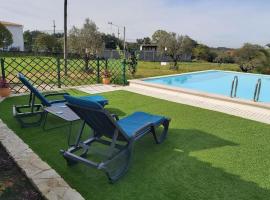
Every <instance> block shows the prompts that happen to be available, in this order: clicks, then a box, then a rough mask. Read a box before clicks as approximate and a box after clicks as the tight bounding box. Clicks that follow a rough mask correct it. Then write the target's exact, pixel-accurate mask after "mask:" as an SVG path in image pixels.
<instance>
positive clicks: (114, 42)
mask: <svg viewBox="0 0 270 200" xmlns="http://www.w3.org/2000/svg"><path fill="white" fill-rule="evenodd" d="M102 40H103V41H104V43H105V48H106V49H116V48H117V46H119V47H120V49H123V42H122V41H121V40H119V39H118V38H117V37H115V36H114V35H111V34H105V33H103V34H102Z"/></svg>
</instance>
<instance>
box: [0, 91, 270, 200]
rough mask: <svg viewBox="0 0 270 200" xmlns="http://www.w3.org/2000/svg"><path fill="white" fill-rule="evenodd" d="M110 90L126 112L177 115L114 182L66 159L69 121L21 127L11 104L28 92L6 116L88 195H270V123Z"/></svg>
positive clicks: (202, 198)
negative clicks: (163, 137) (163, 136)
mask: <svg viewBox="0 0 270 200" xmlns="http://www.w3.org/2000/svg"><path fill="white" fill-rule="evenodd" d="M69 92H71V93H72V94H73V95H83V94H82V93H80V92H78V91H76V90H73V91H69ZM102 95H103V96H105V97H106V98H108V99H109V102H110V104H109V106H107V109H108V110H110V111H113V112H115V113H117V114H119V115H120V117H124V116H126V115H128V114H131V113H132V112H134V111H137V110H141V111H145V112H150V113H154V114H161V115H165V116H168V117H170V118H171V119H172V121H171V125H170V129H169V133H168V138H167V140H166V141H165V142H164V143H163V144H161V145H156V144H154V140H153V138H152V137H151V135H149V136H146V137H144V138H142V139H141V140H140V141H139V142H138V143H137V144H136V145H135V149H134V150H135V151H134V156H133V161H132V166H131V167H130V169H129V171H128V173H127V174H126V176H125V177H123V178H122V179H121V180H120V181H119V182H117V183H116V184H114V185H112V184H109V183H108V182H107V178H106V176H105V175H104V174H103V173H102V172H100V171H97V170H95V169H91V168H88V167H86V166H84V165H76V166H73V167H68V166H67V165H66V162H65V160H64V159H63V158H62V156H61V155H60V154H59V150H60V149H63V148H67V142H66V136H67V128H59V129H55V130H52V131H47V132H46V131H43V130H42V128H41V127H36V128H28V129H21V128H20V127H19V125H18V123H17V122H16V121H15V120H14V118H13V117H12V109H11V108H12V105H14V104H25V103H26V102H27V98H26V97H25V96H20V97H12V98H8V99H6V100H4V101H3V102H2V103H0V110H1V112H0V118H1V119H2V120H3V121H4V122H5V123H7V125H8V126H9V127H10V128H11V129H12V130H14V131H15V132H16V134H18V135H19V136H20V137H21V138H22V139H23V140H24V141H25V142H26V143H27V144H29V145H30V147H31V148H32V149H33V150H34V151H35V152H36V153H37V154H38V155H39V156H40V157H41V158H42V159H43V160H45V161H46V162H48V164H49V165H50V166H52V167H53V168H54V169H55V170H56V171H57V172H58V173H59V174H60V175H61V176H62V177H64V179H65V180H66V181H67V182H68V183H69V184H70V185H71V186H72V187H73V188H75V189H76V190H77V191H79V192H80V193H81V194H82V195H83V196H84V197H85V199H89V200H107V199H108V200H120V199H128V200H138V199H147V200H159V199H160V200H174V199H177V200H269V197H270V171H269V169H270V159H269V154H270V145H269V141H270V134H269V130H270V125H266V124H262V123H258V122H254V121H250V120H246V119H242V118H238V117H234V116H230V115H227V114H222V113H218V112H214V111H209V110H204V109H200V108H195V107H191V106H187V105H182V104H177V103H173V102H168V101H164V100H159V99H155V98H151V97H146V96H142V95H138V94H135V93H130V92H126V91H116V92H109V93H103V94H102ZM51 121H52V122H53V123H57V120H55V119H52V118H51Z"/></svg>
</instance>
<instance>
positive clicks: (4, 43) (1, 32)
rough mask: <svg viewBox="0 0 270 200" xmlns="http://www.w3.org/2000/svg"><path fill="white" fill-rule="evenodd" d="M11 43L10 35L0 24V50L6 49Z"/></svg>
mask: <svg viewBox="0 0 270 200" xmlns="http://www.w3.org/2000/svg"><path fill="white" fill-rule="evenodd" d="M12 43H13V39H12V34H11V33H10V31H9V30H8V29H7V28H6V27H5V26H4V25H3V24H1V23H0V48H6V47H8V46H9V45H11V44H12Z"/></svg>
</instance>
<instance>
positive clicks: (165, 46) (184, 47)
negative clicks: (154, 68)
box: [157, 33, 195, 70]
mask: <svg viewBox="0 0 270 200" xmlns="http://www.w3.org/2000/svg"><path fill="white" fill-rule="evenodd" d="M193 41H194V40H192V39H191V38H190V37H188V36H183V35H177V34H176V33H167V34H162V36H161V37H160V38H159V41H158V44H157V45H158V51H159V52H160V53H162V54H165V55H167V56H169V57H171V58H172V60H173V62H174V64H173V66H171V69H176V70H177V69H178V65H177V63H178V62H179V61H181V60H183V58H185V57H187V56H188V55H190V56H191V55H192V50H193V48H194V47H195V43H194V42H193Z"/></svg>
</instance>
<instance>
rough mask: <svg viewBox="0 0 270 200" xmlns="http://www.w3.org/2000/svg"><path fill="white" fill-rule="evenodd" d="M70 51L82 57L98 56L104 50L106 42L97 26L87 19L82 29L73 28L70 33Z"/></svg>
mask: <svg viewBox="0 0 270 200" xmlns="http://www.w3.org/2000/svg"><path fill="white" fill-rule="evenodd" d="M68 39H69V49H70V51H71V52H74V53H79V54H81V55H85V54H88V55H97V54H99V53H101V51H102V50H103V49H104V42H103V40H102V36H101V33H100V32H99V31H98V27H97V26H96V24H95V23H94V22H93V21H91V20H90V19H88V18H87V19H86V20H85V23H84V25H83V27H82V28H77V27H75V26H73V28H72V29H71V30H70V31H69V37H68Z"/></svg>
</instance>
